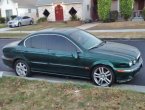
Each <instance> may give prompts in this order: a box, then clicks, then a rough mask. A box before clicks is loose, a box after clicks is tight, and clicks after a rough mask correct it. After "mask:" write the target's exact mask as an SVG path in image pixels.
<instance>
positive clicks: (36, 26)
mask: <svg viewBox="0 0 145 110" xmlns="http://www.w3.org/2000/svg"><path fill="white" fill-rule="evenodd" d="M80 25H81V23H80V22H79V21H74V22H73V21H72V22H71V21H69V22H44V23H39V24H34V25H29V26H22V27H18V28H14V29H12V31H38V30H43V29H47V28H65V27H76V26H80Z"/></svg>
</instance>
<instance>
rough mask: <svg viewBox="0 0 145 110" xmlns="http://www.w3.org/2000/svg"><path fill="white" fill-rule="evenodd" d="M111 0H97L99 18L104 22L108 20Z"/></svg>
mask: <svg viewBox="0 0 145 110" xmlns="http://www.w3.org/2000/svg"><path fill="white" fill-rule="evenodd" d="M111 3H112V0H98V15H99V18H100V20H102V21H104V22H106V21H108V20H109V14H110V9H111Z"/></svg>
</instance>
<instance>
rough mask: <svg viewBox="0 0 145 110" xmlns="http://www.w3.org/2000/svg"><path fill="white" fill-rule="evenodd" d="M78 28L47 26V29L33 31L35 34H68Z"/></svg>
mask: <svg viewBox="0 0 145 110" xmlns="http://www.w3.org/2000/svg"><path fill="white" fill-rule="evenodd" d="M79 30H80V29H77V28H49V29H44V30H41V31H39V32H36V33H33V34H34V35H35V34H61V35H65V36H68V35H70V34H71V33H73V32H76V31H79Z"/></svg>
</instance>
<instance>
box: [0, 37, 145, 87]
mask: <svg viewBox="0 0 145 110" xmlns="http://www.w3.org/2000/svg"><path fill="white" fill-rule="evenodd" d="M16 40H18V39H0V56H2V47H3V46H4V45H6V44H7V43H9V42H12V41H16ZM111 41H114V42H119V43H124V44H129V45H132V46H135V47H137V48H138V49H139V50H140V51H141V53H142V57H143V60H144V61H145V40H111ZM0 71H8V72H13V70H12V69H10V68H8V67H7V66H5V65H4V64H3V62H2V60H1V59H0ZM37 77H39V78H46V79H47V77H48V78H49V76H46V75H40V74H39V75H37ZM37 77H36V78H37ZM53 78H54V79H55V77H53ZM57 78H58V77H57ZM57 78H56V79H57ZM62 79H63V78H62ZM68 80H69V79H68ZM127 84H130V85H140V86H144V85H145V66H143V68H142V70H141V71H140V73H139V74H138V75H137V76H136V77H135V78H134V79H133V80H132V81H130V82H128V83H127Z"/></svg>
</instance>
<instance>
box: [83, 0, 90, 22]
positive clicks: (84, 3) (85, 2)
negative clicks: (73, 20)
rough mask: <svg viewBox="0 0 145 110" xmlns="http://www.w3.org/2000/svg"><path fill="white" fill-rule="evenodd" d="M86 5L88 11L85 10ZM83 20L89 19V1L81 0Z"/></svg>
mask: <svg viewBox="0 0 145 110" xmlns="http://www.w3.org/2000/svg"><path fill="white" fill-rule="evenodd" d="M87 5H89V10H88V9H87ZM82 19H83V20H90V19H91V0H83V18H82Z"/></svg>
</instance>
